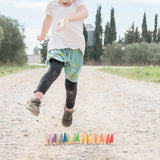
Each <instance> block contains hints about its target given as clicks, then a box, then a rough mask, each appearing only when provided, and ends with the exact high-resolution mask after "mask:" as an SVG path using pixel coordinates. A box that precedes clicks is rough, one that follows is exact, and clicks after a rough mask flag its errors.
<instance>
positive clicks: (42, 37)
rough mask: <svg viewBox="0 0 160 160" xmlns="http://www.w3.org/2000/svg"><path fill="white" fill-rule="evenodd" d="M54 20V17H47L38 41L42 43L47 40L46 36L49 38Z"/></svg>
mask: <svg viewBox="0 0 160 160" xmlns="http://www.w3.org/2000/svg"><path fill="white" fill-rule="evenodd" d="M52 19H53V17H52V16H50V15H48V14H47V15H46V17H45V19H44V21H43V26H42V31H41V34H40V35H39V36H38V37H37V40H39V41H42V40H45V38H46V36H47V33H48V31H49V29H50V26H51V24H52Z"/></svg>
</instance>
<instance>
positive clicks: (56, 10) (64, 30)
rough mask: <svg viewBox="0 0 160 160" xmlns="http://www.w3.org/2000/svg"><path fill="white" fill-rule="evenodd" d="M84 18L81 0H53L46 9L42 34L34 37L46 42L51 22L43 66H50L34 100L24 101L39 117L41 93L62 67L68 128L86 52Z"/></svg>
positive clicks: (85, 11) (65, 122)
mask: <svg viewBox="0 0 160 160" xmlns="http://www.w3.org/2000/svg"><path fill="white" fill-rule="evenodd" d="M87 17H88V10H87V8H86V6H85V5H84V3H83V0H52V1H50V2H49V3H48V5H47V8H46V17H45V19H44V22H43V27H42V31H41V35H39V36H38V37H37V40H39V41H42V40H45V38H46V35H47V33H48V31H49V29H50V26H51V24H52V23H53V25H52V26H53V27H52V35H51V38H50V40H49V44H48V50H49V51H48V55H47V61H46V64H50V67H49V69H48V71H47V72H46V73H45V75H44V76H43V77H42V79H41V80H40V82H39V85H38V87H37V89H36V90H35V91H34V97H33V98H31V100H30V101H28V102H27V109H28V110H29V111H31V113H33V114H34V115H35V116H38V114H39V113H40V110H39V107H40V104H41V100H42V98H43V96H44V94H45V93H46V91H47V90H48V89H49V87H50V86H51V84H52V83H53V82H54V81H55V80H56V79H57V78H58V76H59V75H60V73H61V70H62V68H63V67H64V68H65V88H66V104H65V107H64V114H63V117H62V124H63V126H65V127H69V126H70V125H71V124H72V113H73V107H74V104H75V99H76V94H77V82H78V77H79V74H80V71H81V68H82V65H83V54H84V49H85V40H84V36H83V22H82V20H84V19H86V18H87Z"/></svg>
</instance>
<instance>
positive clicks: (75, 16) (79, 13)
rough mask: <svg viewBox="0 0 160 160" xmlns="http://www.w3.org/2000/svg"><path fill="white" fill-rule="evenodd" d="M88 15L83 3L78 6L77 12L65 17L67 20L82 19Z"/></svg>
mask: <svg viewBox="0 0 160 160" xmlns="http://www.w3.org/2000/svg"><path fill="white" fill-rule="evenodd" d="M87 17H88V10H87V8H86V7H85V6H84V5H81V6H79V7H78V9H77V12H76V13H74V14H71V15H69V16H68V17H66V19H67V20H68V21H69V22H73V21H80V20H84V19H86V18H87Z"/></svg>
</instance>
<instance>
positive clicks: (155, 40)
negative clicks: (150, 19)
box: [153, 14, 158, 42]
mask: <svg viewBox="0 0 160 160" xmlns="http://www.w3.org/2000/svg"><path fill="white" fill-rule="evenodd" d="M157 23H158V15H157V14H156V15H155V25H154V31H153V42H157Z"/></svg>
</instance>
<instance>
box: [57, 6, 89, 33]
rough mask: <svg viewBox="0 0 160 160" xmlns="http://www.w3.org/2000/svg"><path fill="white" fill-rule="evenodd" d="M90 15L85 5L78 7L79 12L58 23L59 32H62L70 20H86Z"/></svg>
mask: <svg viewBox="0 0 160 160" xmlns="http://www.w3.org/2000/svg"><path fill="white" fill-rule="evenodd" d="M87 17H88V10H87V8H86V7H85V6H84V5H81V6H79V7H78V9H77V12H76V13H74V14H71V15H69V16H68V17H66V18H65V19H64V20H61V21H60V22H59V24H58V28H57V32H60V31H61V30H62V29H63V28H64V27H65V26H67V24H68V23H69V22H73V21H80V20H84V19H86V18H87Z"/></svg>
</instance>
